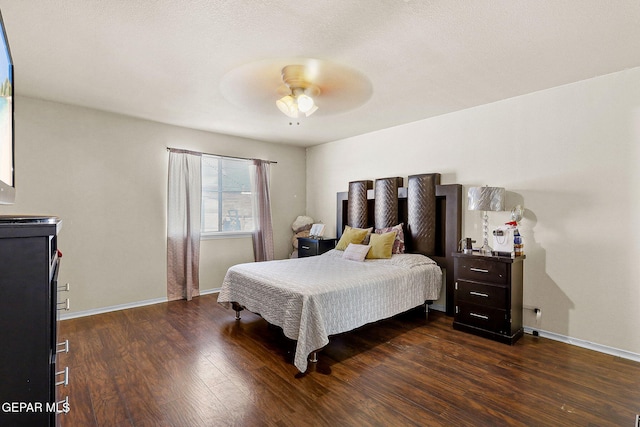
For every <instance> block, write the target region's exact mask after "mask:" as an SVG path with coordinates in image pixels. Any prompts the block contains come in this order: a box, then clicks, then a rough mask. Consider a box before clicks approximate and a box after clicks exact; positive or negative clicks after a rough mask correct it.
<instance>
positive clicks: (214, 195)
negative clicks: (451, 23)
mask: <svg viewBox="0 0 640 427" xmlns="http://www.w3.org/2000/svg"><path fill="white" fill-rule="evenodd" d="M251 166H252V164H251V161H249V160H241V159H232V158H228V157H217V156H209V155H203V156H202V230H201V233H202V234H207V235H216V234H219V233H225V234H226V233H247V232H252V231H253V229H254V223H253V195H252V194H251V170H250V167H251Z"/></svg>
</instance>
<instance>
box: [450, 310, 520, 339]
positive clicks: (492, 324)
mask: <svg viewBox="0 0 640 427" xmlns="http://www.w3.org/2000/svg"><path fill="white" fill-rule="evenodd" d="M456 322H458V323H463V324H465V325H468V326H473V327H476V328H479V329H484V330H486V331H491V332H497V333H499V334H509V333H510V329H511V327H510V325H509V322H507V314H506V311H505V310H500V309H497V308H492V307H483V306H480V305H475V304H467V303H460V304H458V305H457V306H456Z"/></svg>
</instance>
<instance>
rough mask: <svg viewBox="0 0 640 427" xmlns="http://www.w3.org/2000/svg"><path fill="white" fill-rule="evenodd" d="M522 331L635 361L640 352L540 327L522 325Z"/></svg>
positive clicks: (637, 359) (638, 360)
mask: <svg viewBox="0 0 640 427" xmlns="http://www.w3.org/2000/svg"><path fill="white" fill-rule="evenodd" d="M524 332H525V333H526V334H532V335H535V333H537V334H538V336H540V337H543V338H549V339H551V340H554V341H560V342H563V343H566V344H571V345H575V346H578V347H582V348H586V349H589V350H594V351H597V352H600V353H605V354H610V355H612V356H618V357H621V358H623V359H629V360H633V361H635V362H640V354H637V353H632V352H630V351H627V350H621V349H619V348H614V347H609V346H606V345H602V344H597V343H593V342H590V341H585V340H580V339H577V338H572V337H568V336H566V335H560V334H556V333H555V332H549V331H542V330H540V329H534V328H531V327H529V326H525V327H524Z"/></svg>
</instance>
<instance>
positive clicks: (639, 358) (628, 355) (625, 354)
mask: <svg viewBox="0 0 640 427" xmlns="http://www.w3.org/2000/svg"><path fill="white" fill-rule="evenodd" d="M217 292H220V288H217V289H206V290H201V291H200V295H207V294H215V293H217ZM163 302H167V298H166V297H164V298H155V299H149V300H145V301H138V302H133V303H129V304H120V305H113V306H110V307H102V308H96V309H92V310H85V311H76V312H73V313H69V314H61V315H60V320H67V319H75V318H78V317H85V316H93V315H94V314H101V313H108V312H110V311H118V310H125V309H128V308H135V307H144V306H145V305H152V304H160V303H163ZM429 310H436V311H442V312H446V308H445V306H444V305H441V304H432V305H430V306H429ZM524 332H525V333H527V334H531V335H534V332H535V333H537V334H538V336H540V337H543V338H549V339H551V340H554V341H560V342H563V343H566V344H571V345H575V346H578V347H582V348H587V349H589V350H594V351H598V352H600V353H605V354H610V355H612V356H618V357H621V358H623V359H629V360H633V361H635V362H640V354H637V353H632V352H630V351H626V350H621V349H618V348H613V347H608V346H606V345H602V344H596V343H592V342H590V341H584V340H580V339H576V338H572V337H568V336H565V335H560V334H556V333H554V332H548V331H543V330H540V329H534V328H531V327H529V326H525V327H524Z"/></svg>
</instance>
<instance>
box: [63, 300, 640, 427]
mask: <svg viewBox="0 0 640 427" xmlns="http://www.w3.org/2000/svg"><path fill="white" fill-rule="evenodd" d="M216 299H217V295H205V296H201V297H199V298H197V299H195V300H193V301H191V302H189V303H187V302H186V301H176V302H171V303H165V304H157V305H153V306H148V307H142V308H135V309H130V310H123V311H118V312H112V313H107V314H101V315H96V316H91V317H84V318H78V319H72V320H65V321H63V322H61V327H60V329H61V337H64V338H68V339H69V340H70V347H71V351H70V353H69V354H64V355H62V361H63V363H64V364H68V365H69V367H70V385H69V386H68V387H67V390H66V391H68V393H69V395H70V400H69V402H70V409H71V410H70V412H69V413H68V414H66V415H63V416H61V417H60V419H61V425H62V426H73V427H77V426H83V427H86V426H110V427H111V426H179V427H185V426H218V425H222V426H224V425H235V426H245V425H246V426H259V425H265V426H294V425H295V426H323V425H326V426H338V425H342V426H369V425H372V426H394V425H400V426H405V425H422V426H439V425H443V426H466V425H469V426H472V425H473V426H480V425H482V426H485V425H487V426H499V425H522V426H525V425H526V426H531V425H535V426H562V425H568V426H592V425H593V426H595V425H597V426H605V425H611V426H632V425H634V424H633V423H634V420H635V416H636V414H637V413H640V363H636V362H632V361H629V360H625V359H620V358H617V357H613V356H608V355H605V354H601V353H597V352H594V351H590V350H586V349H582V348H579V347H575V346H571V345H568V344H563V343H559V342H556V341H552V340H548V339H544V338H535V337H533V336H530V335H525V336H524V337H523V338H522V339H521V340H520V341H518V343H516V345H514V346H508V345H505V344H500V343H495V342H493V341H489V340H486V339H482V338H478V337H475V336H472V335H469V334H465V333H463V332H459V331H454V330H453V329H452V328H451V322H452V319H451V318H449V317H446V316H444V315H443V314H441V313H438V312H431V314H430V317H429V320H425V319H424V314H423V313H422V312H421V311H420V310H415V311H411V312H408V313H405V314H403V315H400V316H397V317H395V318H393V319H389V320H385V321H382V322H378V323H376V324H373V325H367V326H365V327H362V328H360V329H358V330H356V331H353V332H350V333H346V334H343V335H340V336H337V337H333V338H332V340H331V343H330V344H329V345H328V346H327V348H325V350H323V351H322V352H321V353H319V362H318V364H317V365H316V366H314V367H313V368H311V369H310V371H309V372H307V373H306V374H305V375H296V374H297V370H296V368H295V367H294V366H293V364H292V359H293V349H294V342H292V341H289V340H287V339H286V338H284V337H283V336H282V334H281V331H280V330H279V329H278V328H276V327H270V326H268V325H267V323H266V322H265V321H264V320H262V319H261V318H259V317H258V316H256V315H254V314H252V313H248V312H246V311H245V312H243V319H242V320H241V321H240V322H236V321H235V320H234V314H233V311H231V310H226V309H224V308H223V307H221V306H220V305H218V304H217V303H216Z"/></svg>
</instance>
